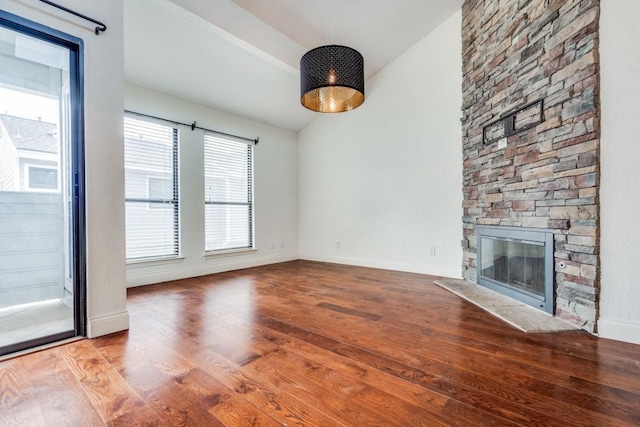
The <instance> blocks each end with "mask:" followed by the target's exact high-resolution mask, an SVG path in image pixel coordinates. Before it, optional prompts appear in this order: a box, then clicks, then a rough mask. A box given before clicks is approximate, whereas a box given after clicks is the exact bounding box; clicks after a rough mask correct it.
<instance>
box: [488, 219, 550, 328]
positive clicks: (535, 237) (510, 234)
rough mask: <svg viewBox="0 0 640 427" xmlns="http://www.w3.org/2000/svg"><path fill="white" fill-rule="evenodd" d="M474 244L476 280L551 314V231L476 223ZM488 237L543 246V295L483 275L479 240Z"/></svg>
mask: <svg viewBox="0 0 640 427" xmlns="http://www.w3.org/2000/svg"><path fill="white" fill-rule="evenodd" d="M476 235H477V238H478V243H477V256H478V265H477V283H478V284H479V285H481V286H484V287H486V288H489V289H491V290H494V291H496V292H499V293H501V294H503V295H506V296H508V297H510V298H513V299H515V300H518V301H520V302H523V303H525V304H527V305H530V306H531V307H534V308H537V309H539V310H542V311H545V312H547V313H549V314H552V315H553V314H554V309H555V298H554V283H555V276H554V259H553V251H554V239H553V232H552V231H550V230H546V229H539V228H524V227H507V226H482V225H478V226H476ZM483 238H489V239H494V240H502V241H511V242H519V243H524V244H534V245H537V246H539V245H541V244H542V245H544V296H540V295H536V294H533V293H531V292H527V291H525V290H523V289H519V288H515V287H513V286H511V285H509V284H506V283H503V282H499V281H496V280H494V279H492V278H489V277H485V276H483V275H482V271H483V268H482V266H483V265H484V264H483V260H482V240H483Z"/></svg>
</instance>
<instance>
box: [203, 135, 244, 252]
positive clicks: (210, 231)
mask: <svg viewBox="0 0 640 427" xmlns="http://www.w3.org/2000/svg"><path fill="white" fill-rule="evenodd" d="M204 192H205V194H204V203H205V205H204V210H205V250H206V251H221V250H231V249H243V248H253V145H251V144H247V143H246V142H240V141H234V140H231V139H226V138H221V137H219V136H217V135H214V134H210V133H206V134H205V136H204Z"/></svg>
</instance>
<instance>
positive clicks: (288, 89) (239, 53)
mask: <svg viewBox="0 0 640 427" xmlns="http://www.w3.org/2000/svg"><path fill="white" fill-rule="evenodd" d="M124 4H125V11H124V12H125V14H124V22H125V77H126V79H127V81H130V82H132V83H136V84H139V85H142V86H145V87H148V88H151V89H154V90H157V91H160V92H164V93H167V94H169V95H174V96H177V97H181V98H184V99H188V100H190V101H193V102H196V103H199V104H202V105H205V106H209V107H213V108H217V109H221V110H224V111H228V112H230V113H234V114H237V115H240V116H243V117H247V118H250V119H253V120H257V121H261V122H265V123H269V124H272V125H275V126H279V127H282V128H285V129H291V130H295V131H298V130H300V129H302V128H304V127H305V126H306V125H307V124H309V123H310V122H311V121H313V120H314V119H315V118H316V117H317V114H318V113H313V112H311V111H308V110H306V109H305V108H304V107H302V106H301V105H300V101H299V99H300V89H299V72H298V67H299V61H300V57H301V56H302V55H303V54H304V53H305V52H306V51H308V50H309V49H312V48H314V47H317V46H321V45H325V44H344V45H347V46H350V47H353V48H355V49H357V50H358V51H360V53H362V55H363V56H364V58H365V77H367V78H369V77H371V76H372V75H374V74H375V73H376V72H378V71H379V70H380V69H381V68H383V67H384V66H385V65H387V64H388V63H390V62H391V61H392V60H393V59H394V58H396V57H398V56H399V55H401V54H402V53H403V52H404V51H406V50H407V49H408V48H410V47H411V46H412V45H414V44H415V43H417V42H418V41H419V40H421V39H422V38H424V37H425V36H426V35H427V34H429V33H430V32H431V31H432V30H433V29H434V28H436V27H437V26H438V25H439V24H440V23H442V22H443V21H444V20H446V19H447V18H449V17H450V16H451V15H452V14H453V13H454V12H455V11H456V10H458V9H459V8H460V6H461V4H462V0H448V1H442V0H208V1H202V0H172V1H170V0H127V1H125V2H124ZM436 60H437V58H434V61H436Z"/></svg>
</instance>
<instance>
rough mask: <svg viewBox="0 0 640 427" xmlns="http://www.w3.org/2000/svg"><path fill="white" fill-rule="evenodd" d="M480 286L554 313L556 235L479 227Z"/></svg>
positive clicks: (523, 230)
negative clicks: (554, 237) (554, 238)
mask: <svg viewBox="0 0 640 427" xmlns="http://www.w3.org/2000/svg"><path fill="white" fill-rule="evenodd" d="M477 237H478V277H477V281H478V284H479V285H481V286H484V287H486V288H489V289H492V290H494V291H497V292H499V293H501V294H504V295H507V296H509V297H511V298H513V299H516V300H518V301H521V302H523V303H525V304H528V305H530V306H532V307H535V308H537V309H539V310H543V311H546V312H547V313H550V314H553V312H554V293H553V283H554V280H553V279H554V277H553V232H551V231H548V230H541V229H536V228H520V227H503V226H478V227H477Z"/></svg>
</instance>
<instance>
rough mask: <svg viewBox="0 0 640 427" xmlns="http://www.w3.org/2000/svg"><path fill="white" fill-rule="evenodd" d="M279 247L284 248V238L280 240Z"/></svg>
mask: <svg viewBox="0 0 640 427" xmlns="http://www.w3.org/2000/svg"><path fill="white" fill-rule="evenodd" d="M280 247H281V248H284V240H280Z"/></svg>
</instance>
